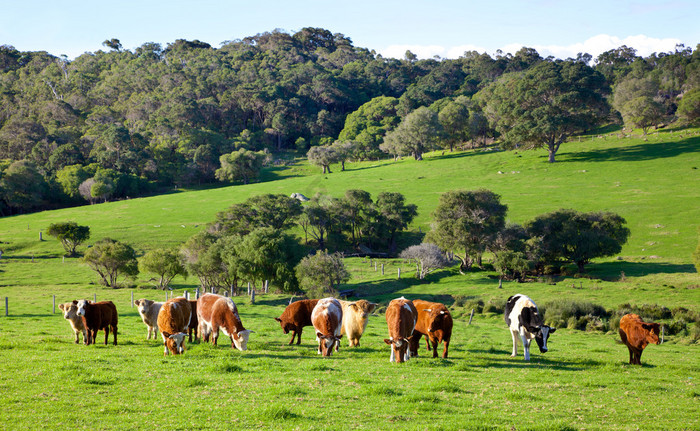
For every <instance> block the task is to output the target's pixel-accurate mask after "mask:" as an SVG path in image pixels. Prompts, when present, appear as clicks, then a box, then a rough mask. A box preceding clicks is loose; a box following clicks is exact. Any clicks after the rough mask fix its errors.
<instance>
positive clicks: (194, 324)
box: [187, 299, 199, 343]
mask: <svg viewBox="0 0 700 431" xmlns="http://www.w3.org/2000/svg"><path fill="white" fill-rule="evenodd" d="M189 302H190V308H191V309H192V314H191V316H190V326H189V328H187V329H188V331H187V333H188V334H189V340H188V342H190V343H191V342H192V333H193V332H194V340H195V341H197V328H198V327H199V320H198V319H197V300H195V299H190V300H189Z"/></svg>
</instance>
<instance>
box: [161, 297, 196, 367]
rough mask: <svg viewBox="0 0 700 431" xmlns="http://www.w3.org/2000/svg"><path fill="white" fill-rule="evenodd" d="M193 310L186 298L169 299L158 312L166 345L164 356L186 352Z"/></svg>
mask: <svg viewBox="0 0 700 431" xmlns="http://www.w3.org/2000/svg"><path fill="white" fill-rule="evenodd" d="M191 316H192V308H191V307H190V302H189V301H188V300H187V299H185V298H173V299H168V300H167V301H166V302H165V303H164V304H163V306H162V307H160V311H159V312H158V329H159V330H160V335H161V336H162V337H163V344H164V345H165V352H164V353H163V355H164V356H167V355H168V353H172V354H173V355H179V354H181V353H184V352H185V337H186V336H187V329H188V327H189V325H190V317H191Z"/></svg>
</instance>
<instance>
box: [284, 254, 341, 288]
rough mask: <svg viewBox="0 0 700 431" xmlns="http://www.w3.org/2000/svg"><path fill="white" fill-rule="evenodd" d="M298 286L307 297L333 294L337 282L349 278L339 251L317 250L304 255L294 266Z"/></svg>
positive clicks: (339, 282)
mask: <svg viewBox="0 0 700 431" xmlns="http://www.w3.org/2000/svg"><path fill="white" fill-rule="evenodd" d="M295 271H296V276H297V279H298V280H299V287H300V288H301V289H302V290H303V291H304V292H306V295H307V296H308V297H309V298H323V297H326V296H328V295H331V296H332V295H335V294H336V293H337V290H336V288H337V287H338V285H339V284H341V283H345V282H347V281H348V280H350V273H349V272H348V271H347V269H345V264H344V263H343V256H342V255H341V254H340V253H328V251H326V250H318V251H317V252H316V254H314V255H313V256H306V257H304V258H303V259H302V260H301V262H299V264H298V265H297V266H296V268H295Z"/></svg>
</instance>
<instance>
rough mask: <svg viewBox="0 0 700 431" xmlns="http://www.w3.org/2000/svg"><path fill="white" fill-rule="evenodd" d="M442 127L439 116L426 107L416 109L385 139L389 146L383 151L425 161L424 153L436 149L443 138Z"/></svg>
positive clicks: (383, 148) (384, 147)
mask: <svg viewBox="0 0 700 431" xmlns="http://www.w3.org/2000/svg"><path fill="white" fill-rule="evenodd" d="M442 133H443V130H442V126H441V125H440V122H439V121H438V115H437V113H435V111H433V110H432V109H429V108H426V107H424V106H422V107H420V108H418V109H416V110H415V111H413V112H411V113H410V114H408V115H407V116H406V118H404V119H403V121H401V124H399V125H398V127H397V128H396V129H394V130H392V131H391V132H389V133H387V135H386V136H385V137H384V142H385V143H386V144H387V145H384V144H382V145H384V146H383V147H382V146H380V149H382V151H385V152H388V153H395V152H396V151H398V155H408V154H410V155H412V156H413V158H414V159H415V160H423V153H425V152H426V151H430V150H433V149H435V148H436V146H437V144H438V142H439V140H440V138H441V137H442Z"/></svg>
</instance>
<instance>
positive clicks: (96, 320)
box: [73, 299, 119, 346]
mask: <svg viewBox="0 0 700 431" xmlns="http://www.w3.org/2000/svg"><path fill="white" fill-rule="evenodd" d="M73 304H75V305H77V306H78V315H79V316H81V317H82V318H83V325H85V329H86V330H87V342H86V343H85V344H95V337H96V336H97V331H99V330H100V329H103V330H104V331H105V344H107V338H108V337H109V330H110V328H111V329H112V333H113V334H114V345H115V346H116V345H117V323H118V321H119V316H118V315H117V307H115V306H114V303H112V301H102V302H92V301H88V300H87V299H81V300H79V301H73Z"/></svg>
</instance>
